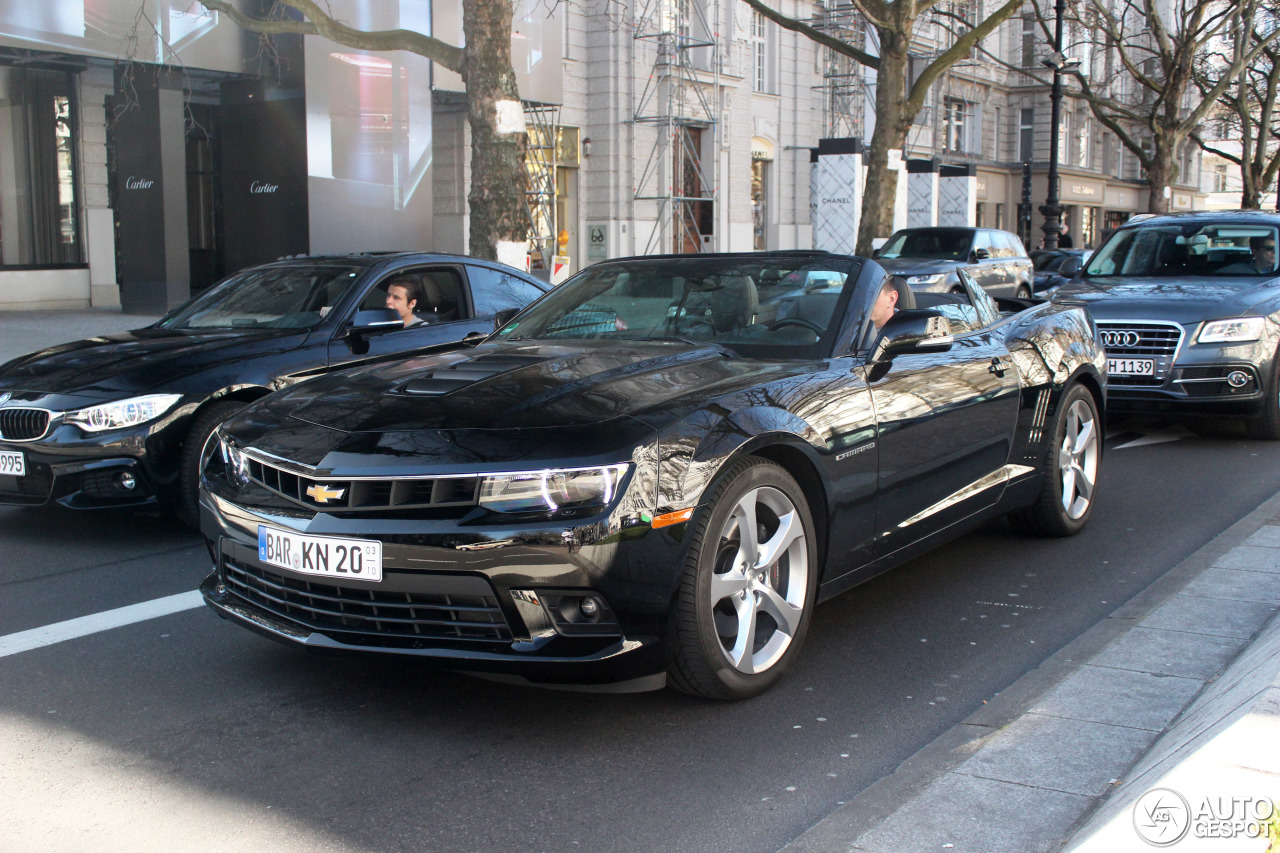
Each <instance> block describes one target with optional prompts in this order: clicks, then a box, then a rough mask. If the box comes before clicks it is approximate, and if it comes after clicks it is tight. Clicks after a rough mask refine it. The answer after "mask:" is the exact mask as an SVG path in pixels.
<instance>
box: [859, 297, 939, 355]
mask: <svg viewBox="0 0 1280 853" xmlns="http://www.w3.org/2000/svg"><path fill="white" fill-rule="evenodd" d="M954 340H955V339H954V338H952V337H951V321H950V320H948V319H947V318H946V317H944V316H943V315H942V312H940V311H935V310H933V309H931V308H913V309H910V310H906V311H899V312H898V313H897V314H894V315H893V316H892V317H890V318H889V320H888V322H886V323H885V324H884V328H882V329H881V330H880V335H879V336H878V337H877V338H876V342H875V346H873V347H872V348H871V361H872V362H877V363H878V362H886V361H892V360H893V358H894V356H897V355H904V354H906V353H925V352H946V351H947V350H949V349H951V345H952V344H953V343H954Z"/></svg>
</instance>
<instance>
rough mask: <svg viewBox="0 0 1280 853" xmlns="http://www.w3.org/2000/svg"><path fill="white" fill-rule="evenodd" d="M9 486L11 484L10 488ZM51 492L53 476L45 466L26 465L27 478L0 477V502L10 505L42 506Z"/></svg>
mask: <svg viewBox="0 0 1280 853" xmlns="http://www.w3.org/2000/svg"><path fill="white" fill-rule="evenodd" d="M9 484H13V487H12V488H10V486H9ZM52 492H53V475H52V474H51V473H50V472H49V468H48V466H46V465H39V466H37V465H32V464H30V463H29V462H28V464H27V476H25V477H4V476H0V502H3V503H12V504H32V505H38V504H42V503H44V502H45V501H47V500H48V499H49V495H50V494H51V493H52Z"/></svg>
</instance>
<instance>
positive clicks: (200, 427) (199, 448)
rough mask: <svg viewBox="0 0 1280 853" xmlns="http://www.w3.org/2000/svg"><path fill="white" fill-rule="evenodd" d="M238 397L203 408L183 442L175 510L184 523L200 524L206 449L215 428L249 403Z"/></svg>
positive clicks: (196, 525)
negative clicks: (202, 476) (201, 475)
mask: <svg viewBox="0 0 1280 853" xmlns="http://www.w3.org/2000/svg"><path fill="white" fill-rule="evenodd" d="M245 405H246V404H245V403H241V402H239V401H238V400H218V401H217V402H214V403H210V404H208V405H207V406H205V407H204V408H203V409H201V410H200V411H199V413H198V414H197V415H196V417H195V420H194V421H192V423H191V429H189V430H187V437H186V439H185V440H184V441H183V442H182V455H181V458H180V459H179V461H178V464H179V466H181V467H180V468H179V471H178V498H177V501H176V502H175V503H174V506H173V513H174V515H176V516H177V517H178V520H179V521H181V522H182V523H183V524H187V525H190V526H191V527H196V528H198V527H199V526H200V469H201V468H203V467H204V464H203V463H204V459H205V455H204V449H205V445H206V444H208V442H209V439H210V437H212V436H213V431H214V430H215V429H217V428H218V425H219V424H220V423H222V422H223V421H225V420H226V419H227V418H229V417H231V416H232V415H234V414H236V413H237V412H239V411H240V410H241V409H243V408H244V407H245Z"/></svg>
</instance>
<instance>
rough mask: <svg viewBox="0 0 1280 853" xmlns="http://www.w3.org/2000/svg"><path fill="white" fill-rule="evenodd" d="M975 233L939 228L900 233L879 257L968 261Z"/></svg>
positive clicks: (887, 244) (881, 251)
mask: <svg viewBox="0 0 1280 853" xmlns="http://www.w3.org/2000/svg"><path fill="white" fill-rule="evenodd" d="M972 243H973V232H972V231H966V230H962V229H956V230H954V231H953V230H948V229H945V228H937V229H932V230H929V231H899V232H898V233H897V234H894V235H893V236H892V237H890V238H889V242H888V243H885V244H884V248H883V249H881V250H880V254H879V255H877V257H880V258H927V259H929V260H937V261H967V260H968V259H969V246H970V245H971V244H972Z"/></svg>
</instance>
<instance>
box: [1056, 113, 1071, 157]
mask: <svg viewBox="0 0 1280 853" xmlns="http://www.w3.org/2000/svg"><path fill="white" fill-rule="evenodd" d="M1058 162H1059V163H1061V164H1062V165H1064V166H1067V165H1070V164H1071V113H1069V112H1065V111H1064V112H1063V113H1062V124H1060V125H1059V126H1058Z"/></svg>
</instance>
